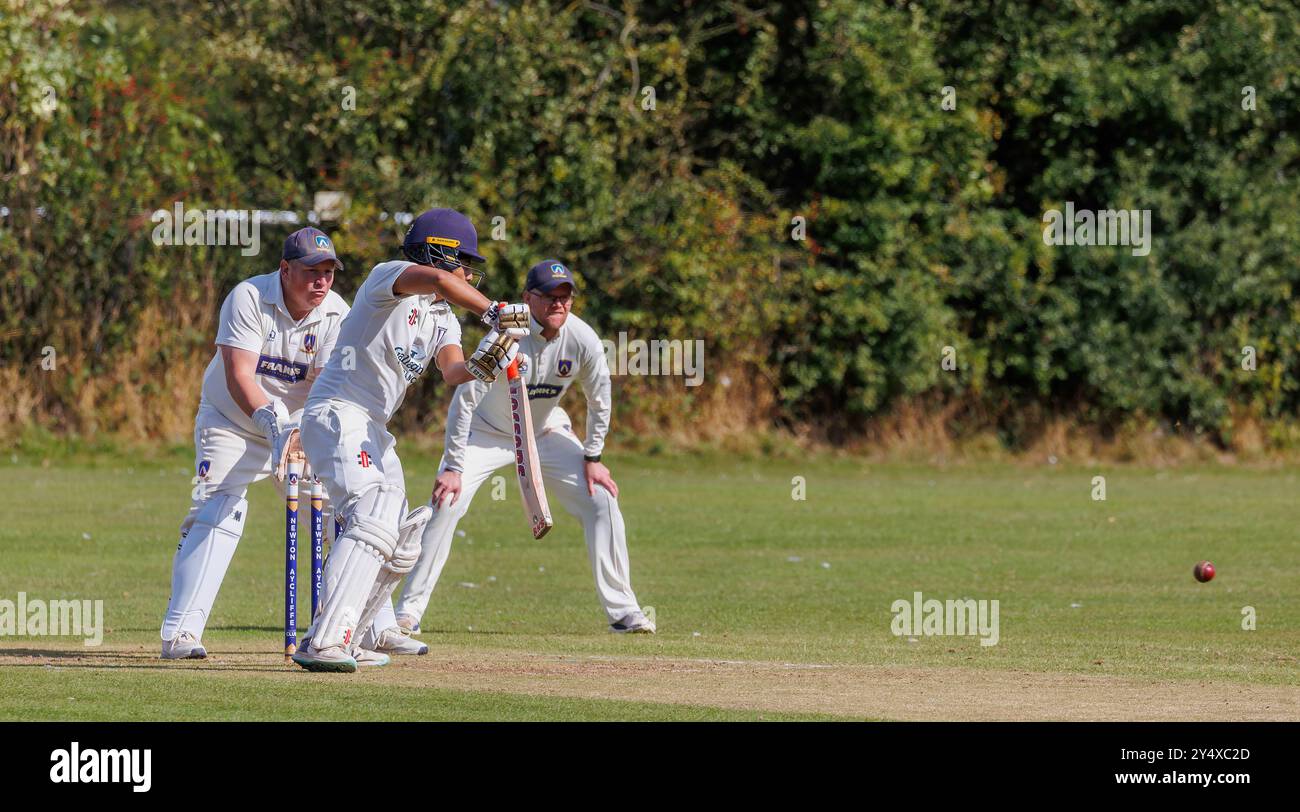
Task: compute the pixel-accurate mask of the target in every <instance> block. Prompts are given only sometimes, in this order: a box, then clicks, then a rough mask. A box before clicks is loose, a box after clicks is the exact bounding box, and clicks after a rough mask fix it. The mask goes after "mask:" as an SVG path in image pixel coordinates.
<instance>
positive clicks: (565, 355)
mask: <svg viewBox="0 0 1300 812" xmlns="http://www.w3.org/2000/svg"><path fill="white" fill-rule="evenodd" d="M574 292H575V285H574V278H573V273H572V272H571V271H570V270H569V268H568V267H566V266H565V265H564V264H563V263H561V262H559V261H557V260H553V259H548V260H543V261H542V262H539V263H537V264H536V265H534V266H533V267H532V268H531V269H530V270H529V271H528V279H527V281H526V282H525V285H524V303H525V304H526V305H527V306H528V309H529V313H530V317H529V320H528V324H529V330H528V335H527V337H526V338H524V339H522V340H521V342H520V346H519V372H520V374H521V375H522V376H523V379H524V382H525V383H526V385H527V391H528V400H529V403H530V405H531V407H532V415H533V430H534V433H535V434H536V435H537V451H538V455H539V456H540V458H541V467H542V478H543V482H544V484H545V487H546V491H547V492H548V493H554V494H555V495H556V496H557V497H558V498H559V500H560V503H561V504H563V505H564V507H565V509H566V510H567V511H568V512H569V513H570V514H572V515H573V516H575V517H577V518H578V519H579V520H580V521H581V522H582V528H583V532H584V534H585V535H586V539H587V556H588V558H589V560H590V562H591V572H592V575H593V576H595V580H596V595H597V597H598V598H599V599H600V603H601V606H602V607H603V608H604V610H605V616H606V620H607V622H608V623H609V629H610V631H612V632H617V633H629V632H631V633H637V634H654V632H655V624H654V621H653V620H652V619H651V618H649V617H647V616H646V614H645V613H644V612H643V611H642V609H641V605H640V604H639V603H637V599H636V595H635V594H634V593H633V592H632V581H631V575H630V566H629V564H628V555H627V533H626V530H625V529H624V526H623V514H622V512H621V511H620V510H619V507H618V485H617V484H616V483H615V482H614V478H613V477H612V476H611V475H610V472H609V469H608V468H607V467H605V465H604V463H602V462H601V451H602V450H603V449H604V445H605V435H606V434H607V433H608V432H609V416H610V406H611V401H610V379H609V366H608V364H607V363H606V362H605V353H604V347H603V345H602V344H601V342H600V339H599V338H598V337H597V335H596V331H595V330H593V329H592V328H591V327H590V326H589V325H588V324H587V323H586V322H584V321H583V320H582V319H580V318H578V317H577V316H574V315H573V313H572V308H573V297H574ZM574 381H579V382H580V383H581V385H582V391H583V393H584V394H585V395H586V397H587V426H586V439H585V441H584V440H579V439H578V437H577V435H575V434H574V433H573V427H572V423H571V421H570V420H569V416H568V414H566V413H565V411H564V409H562V408H561V407H560V399H561V398H562V397H563V396H564V393H565V391H566V390H567V389H568V388H569V386H570V385H571V384H572V383H573V382H574ZM514 460H515V453H514V434H513V430H512V427H511V411H510V403H509V398H508V390H507V387H506V386H505V384H504V383H501V384H497V385H493V384H492V383H491V382H482V381H472V382H469V383H465V384H462V385H461V386H459V387H458V388H457V389H456V394H455V396H454V397H453V399H452V403H451V407H450V409H449V411H448V413H447V436H446V442H445V444H444V447H443V456H442V464H441V465H440V467H439V471H438V478H437V481H436V483H435V485H434V489H433V498H432V500H431V502H430V507H432V508H433V510H434V513H433V518H432V520H431V521H430V522H429V524H428V527H426V528H425V530H424V543H423V544H422V545H421V546H422V549H421V552H420V558H419V561H417V562H416V564H415V568H414V569H413V570H412V571H411V574H410V575H409V576H408V577H407V579H406V583H405V585H404V586H403V588H402V597H401V600H400V601H399V602H398V605H397V608H396V613H397V624H398V626H400V627H401V628H402V629H403V630H405V631H407V632H408V633H412V634H414V633H417V632H418V631H419V628H420V619H421V617H422V616H423V614H424V610H425V608H426V607H427V606H428V604H429V597H430V595H432V594H433V588H434V586H435V585H436V584H437V583H438V576H439V575H440V574H441V573H442V568H443V566H444V565H445V564H446V563H447V556H448V554H449V553H450V552H451V540H452V536H453V535H455V532H456V524H457V523H458V522H459V521H460V519H461V517H462V516H464V515H465V513H466V512H467V511H468V510H469V504H470V500H472V499H473V498H474V493H475V492H476V491H477V490H478V489H479V486H481V485H482V484H483V483H484V481H486V480H487V478H488V477H489V476H490V475H491V474H492V472H493V471H496V470H497V469H499V468H502V467H504V466H507V465H510V464H511V463H512V462H514Z"/></svg>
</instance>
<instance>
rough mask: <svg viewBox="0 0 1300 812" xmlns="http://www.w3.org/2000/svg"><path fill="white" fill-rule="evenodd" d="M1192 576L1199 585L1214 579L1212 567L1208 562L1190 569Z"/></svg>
mask: <svg viewBox="0 0 1300 812" xmlns="http://www.w3.org/2000/svg"><path fill="white" fill-rule="evenodd" d="M1192 576H1193V577H1194V578H1196V580H1198V581H1200V582H1201V583H1205V582H1206V581H1208V580H1210V579H1211V578H1213V577H1214V565H1213V564H1211V563H1210V562H1209V561H1202V562H1200V563H1199V564H1197V565H1196V566H1195V567H1192Z"/></svg>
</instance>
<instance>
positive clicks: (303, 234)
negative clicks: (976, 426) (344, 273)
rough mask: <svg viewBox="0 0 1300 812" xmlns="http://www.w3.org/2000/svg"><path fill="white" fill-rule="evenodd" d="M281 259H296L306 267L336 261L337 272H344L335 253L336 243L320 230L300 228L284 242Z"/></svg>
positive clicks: (309, 227)
mask: <svg viewBox="0 0 1300 812" xmlns="http://www.w3.org/2000/svg"><path fill="white" fill-rule="evenodd" d="M280 258H281V259H296V260H298V261H299V262H301V263H302V264H304V265H315V264H316V263H318V262H325V261H326V260H331V259H332V260H334V268H335V270H339V271H341V270H343V263H342V262H340V261H339V258H338V255H337V254H335V253H334V243H332V242H330V238H329V237H327V236H325V232H324V231H321V230H320V229H319V228H312V227H311V226H308V227H307V228H300V229H298V230H297V231H295V232H293V233H292V234H290V235H289V236H288V237H287V238H286V239H285V241H284V252H283V253H282V254H280Z"/></svg>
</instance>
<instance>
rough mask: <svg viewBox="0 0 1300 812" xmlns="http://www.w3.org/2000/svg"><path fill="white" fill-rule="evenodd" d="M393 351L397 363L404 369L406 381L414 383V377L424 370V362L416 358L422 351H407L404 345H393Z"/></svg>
mask: <svg viewBox="0 0 1300 812" xmlns="http://www.w3.org/2000/svg"><path fill="white" fill-rule="evenodd" d="M393 352H394V353H395V354H396V355H397V363H399V364H401V366H402V369H404V370H406V372H405V373H404V374H405V376H406V382H407V383H408V384H409V383H414V382H415V379H416V378H418V377H420V373H421V372H424V364H421V363H420V362H419V361H417V360H416V359H418V358H419V357H420V356H421V355H423V353H422V352H420V351H419V350H417V349H412V350H410V351H409V352H408V351H407V349H406V348H405V347H394V348H393Z"/></svg>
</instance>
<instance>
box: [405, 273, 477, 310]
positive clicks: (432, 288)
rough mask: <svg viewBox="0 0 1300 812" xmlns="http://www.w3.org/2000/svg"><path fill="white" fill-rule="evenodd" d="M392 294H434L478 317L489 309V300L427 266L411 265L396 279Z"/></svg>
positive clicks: (466, 284)
mask: <svg viewBox="0 0 1300 812" xmlns="http://www.w3.org/2000/svg"><path fill="white" fill-rule="evenodd" d="M393 293H395V294H397V295H399V296H409V295H411V294H418V295H421V296H427V295H429V294H431V293H436V294H437V295H438V296H440V297H442V298H443V299H446V300H447V301H448V302H451V303H452V304H454V305H456V306H458V307H463V308H465V309H466V310H468V311H470V312H471V313H473V314H474V315H476V316H478V315H482V314H483V313H485V312H487V309H488V308H489V307H491V306H492V302H491V300H489V299H488V297H486V296H484V295H483V294H482V293H480V292H479V290H478V289H477V288H475V287H474V286H473V285H471V284H470V283H469V282H466V281H465V280H464V279H463V278H461V277H460V276H458V275H457V274H454V273H448V272H447V271H440V270H438V269H437V268H431V267H429V266H428V265H411V266H410V267H408V268H407V269H406V270H405V271H402V275H401V276H399V277H398V278H397V282H396V283H395V284H394V285H393Z"/></svg>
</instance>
